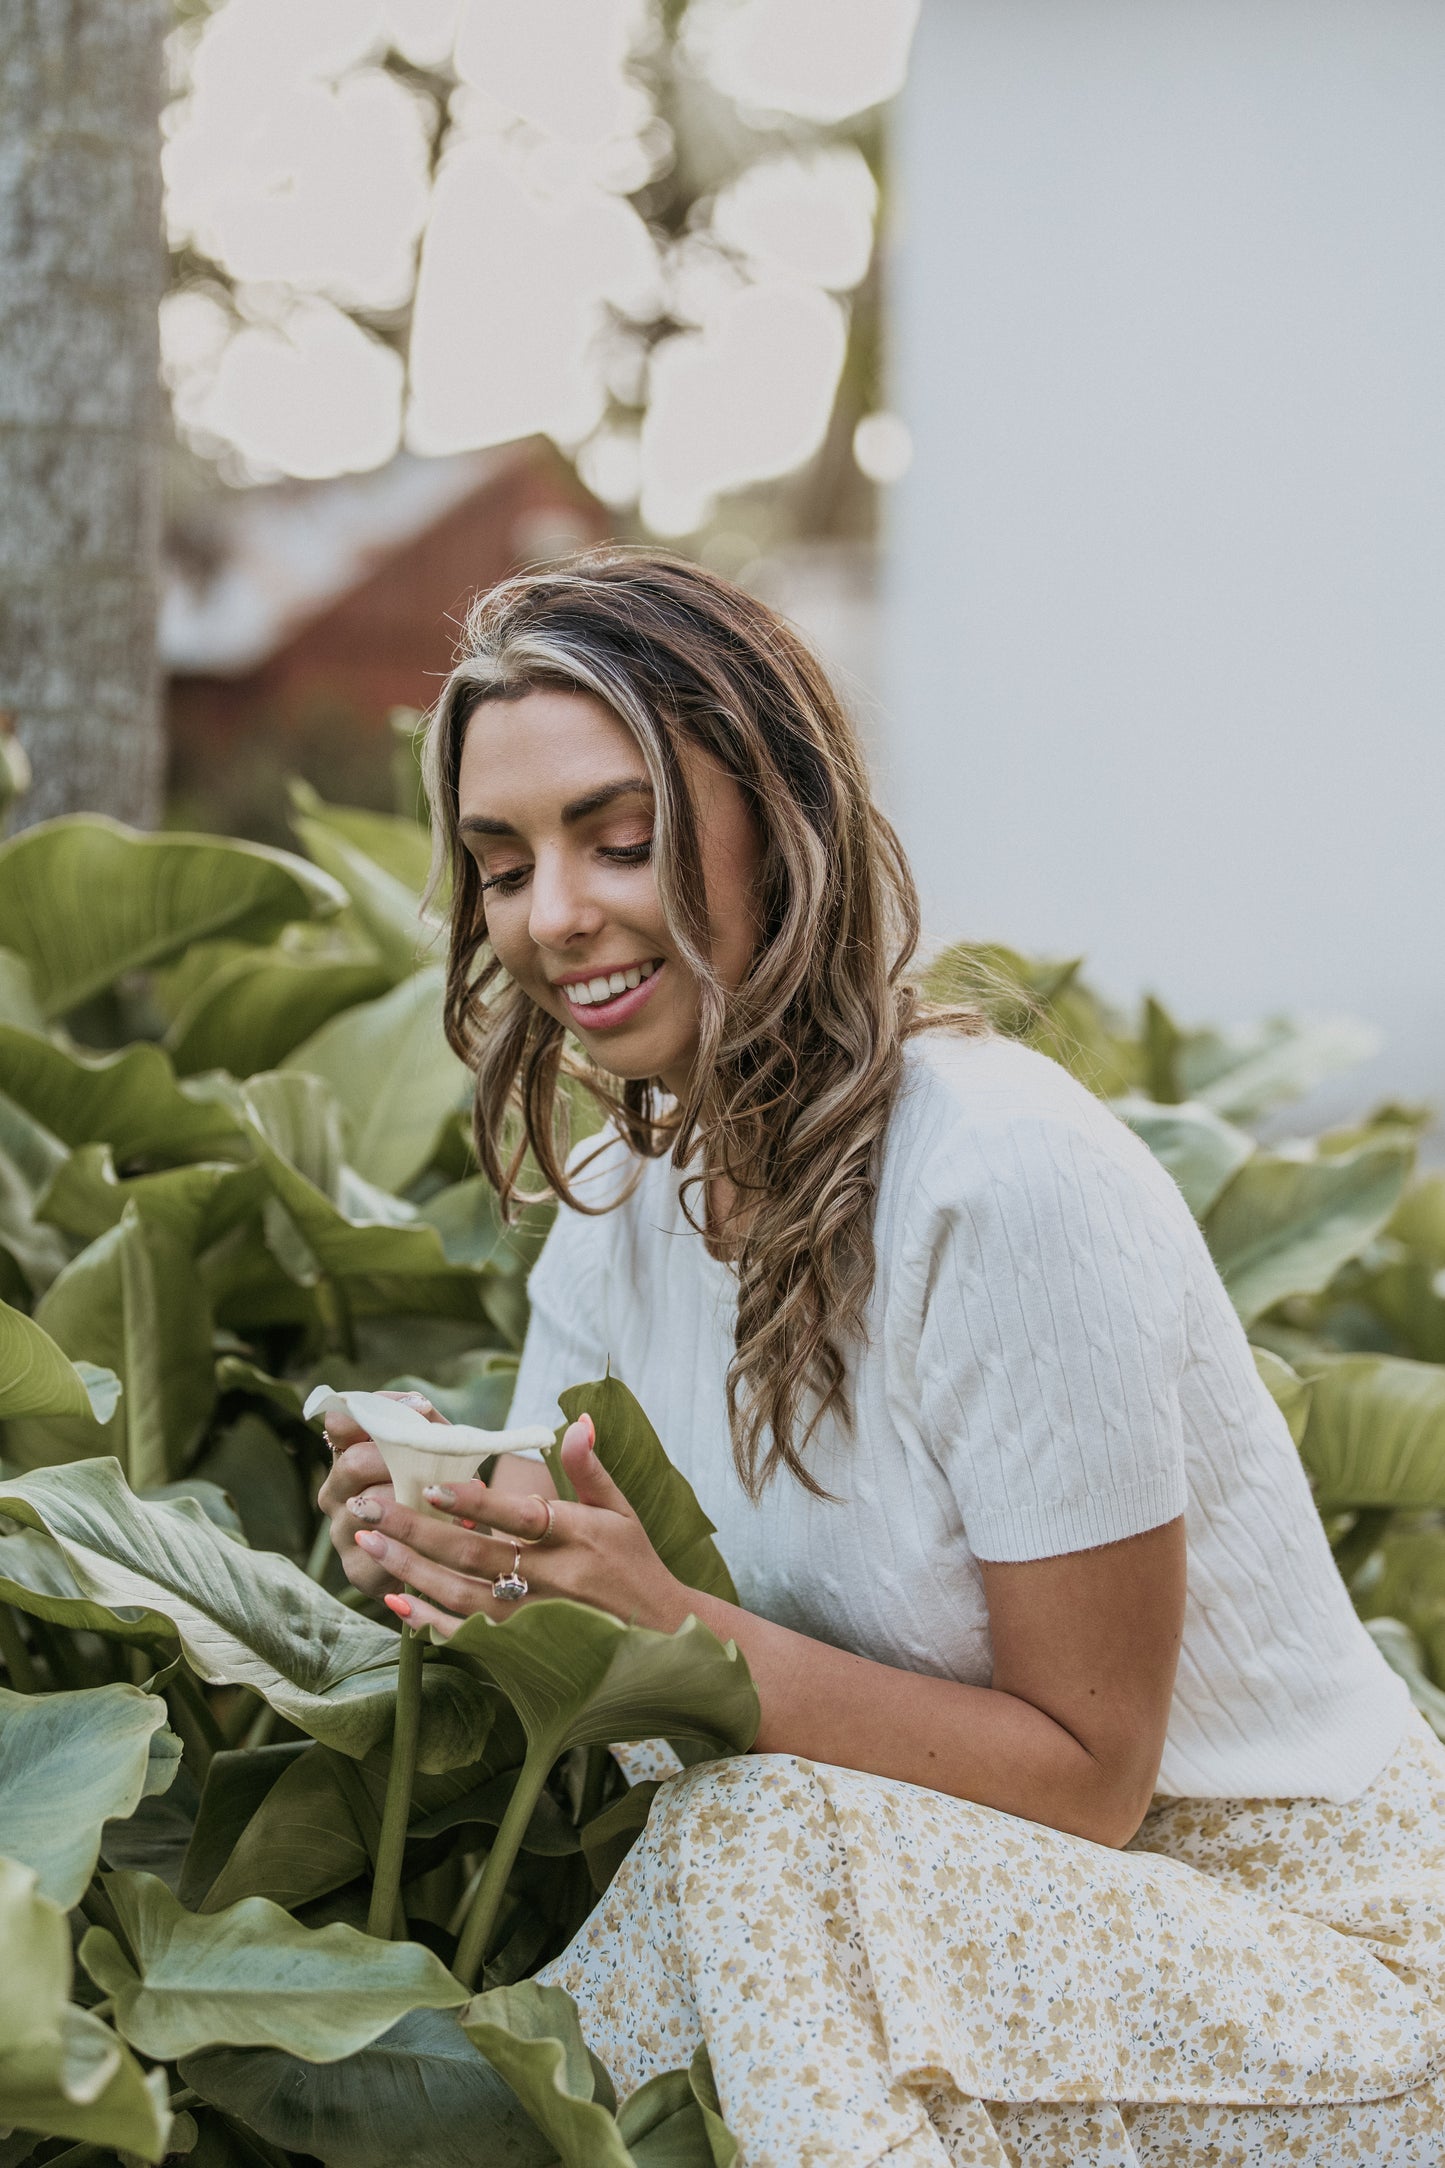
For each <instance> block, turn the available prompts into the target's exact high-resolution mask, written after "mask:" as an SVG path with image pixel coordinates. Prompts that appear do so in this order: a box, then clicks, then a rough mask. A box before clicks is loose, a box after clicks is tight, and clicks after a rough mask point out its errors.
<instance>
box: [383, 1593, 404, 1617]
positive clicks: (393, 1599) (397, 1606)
mask: <svg viewBox="0 0 1445 2168" xmlns="http://www.w3.org/2000/svg"><path fill="white" fill-rule="evenodd" d="M381 1600H382V1602H383V1603H384V1604H385V1605H386V1608H387V1610H388V1611H395V1613H396V1615H397V1617H398V1618H410V1617H411V1599H410V1597H408V1596H383V1597H382V1599H381Z"/></svg>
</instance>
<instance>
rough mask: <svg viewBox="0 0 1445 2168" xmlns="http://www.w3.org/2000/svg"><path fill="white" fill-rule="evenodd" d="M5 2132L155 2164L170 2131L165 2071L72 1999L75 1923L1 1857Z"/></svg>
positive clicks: (0, 2118)
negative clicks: (148, 2069)
mask: <svg viewBox="0 0 1445 2168" xmlns="http://www.w3.org/2000/svg"><path fill="white" fill-rule="evenodd" d="M0 1950H3V1951H4V1953H5V1962H4V1964H3V1965H0V2130H5V2129H8V2128H9V2127H11V2126H18V2127H19V2128H20V2129H21V2130H26V2131H35V2132H37V2133H38V2134H40V2135H42V2136H44V2137H48V2138H70V2139H73V2140H75V2141H77V2142H81V2143H91V2144H95V2145H100V2146H108V2147H111V2148H121V2149H123V2150H124V2151H126V2152H128V2153H138V2154H140V2156H141V2157H142V2158H143V2159H145V2160H148V2161H159V2160H160V2159H161V2157H162V2155H163V2154H164V2152H165V2150H166V2140H167V2135H168V2132H169V2129H170V2122H171V2118H170V2111H169V2107H168V2104H167V2102H168V2090H169V2089H168V2087H167V2085H166V2081H165V2072H164V2071H154V2072H152V2073H151V2075H150V2076H149V2077H146V2076H145V2074H144V2073H143V2072H142V2070H141V2068H140V2065H139V2064H138V2063H137V2062H136V2060H135V2058H134V2057H133V2056H132V2055H131V2053H130V2051H129V2049H128V2048H127V2047H126V2046H125V2044H124V2043H123V2042H122V2041H120V2040H118V2039H117V2038H116V2036H115V2034H114V2033H113V2032H111V2031H110V2030H109V2028H108V2027H107V2026H105V2025H103V2024H102V2023H101V2022H100V2020H99V2019H98V2018H96V2017H93V2016H92V2015H91V2014H90V2012H89V2011H88V2010H81V2009H78V2008H77V2007H76V2006H75V2004H73V2003H72V2002H71V2001H70V2000H69V1995H70V1978H71V1958H70V1928H69V1925H68V1924H67V1921H66V1917H65V1914H64V1912H63V1911H62V1910H61V1909H60V1907H59V1905H56V1904H53V1903H52V1902H51V1900H50V1899H49V1898H48V1897H46V1896H45V1895H44V1894H43V1893H42V1892H41V1890H40V1889H39V1887H38V1886H37V1881H36V1876H35V1871H34V1869H33V1868H31V1867H27V1866H23V1865H22V1864H21V1863H20V1862H19V1861H17V1860H12V1859H5V1858H0Z"/></svg>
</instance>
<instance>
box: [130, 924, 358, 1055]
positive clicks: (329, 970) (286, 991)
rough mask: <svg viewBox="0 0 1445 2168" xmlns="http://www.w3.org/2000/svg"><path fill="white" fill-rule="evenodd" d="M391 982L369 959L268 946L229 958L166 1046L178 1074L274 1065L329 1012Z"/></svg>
mask: <svg viewBox="0 0 1445 2168" xmlns="http://www.w3.org/2000/svg"><path fill="white" fill-rule="evenodd" d="M390 984H391V975H390V973H389V972H388V971H387V970H386V969H385V968H384V967H383V966H382V965H381V964H378V963H376V962H375V961H373V960H371V959H370V958H366V957H361V958H356V959H352V960H349V961H348V960H343V959H337V958H334V957H329V956H307V955H297V954H294V953H292V952H290V951H289V950H286V949H280V948H272V949H263V950H260V951H253V952H251V953H249V954H246V955H241V956H235V957H232V958H231V960H230V961H229V962H228V963H226V964H223V965H222V966H221V968H220V970H218V971H217V972H215V973H214V974H213V975H212V976H211V977H210V978H208V979H207V980H206V981H205V983H204V984H203V985H201V986H200V987H198V988H197V990H196V992H195V993H194V994H193V995H192V996H191V999H190V1000H189V1001H188V1002H187V1003H186V1004H185V1006H184V1007H183V1008H182V1009H181V1011H180V1013H179V1014H178V1015H177V1017H176V1019H175V1021H174V1022H173V1024H172V1025H171V1028H170V1030H169V1031H168V1032H167V1033H166V1045H167V1047H168V1048H169V1049H170V1054H171V1059H172V1060H173V1061H174V1063H175V1065H176V1069H177V1071H178V1072H179V1074H180V1075H181V1076H194V1075H195V1074H196V1072H197V1071H198V1070H201V1069H226V1070H229V1072H230V1074H231V1075H232V1076H238V1077H247V1076H254V1075H255V1074H256V1072H257V1071H258V1070H261V1069H276V1068H279V1067H280V1065H281V1063H282V1062H283V1061H284V1060H285V1058H286V1056H287V1055H288V1054H289V1053H290V1052H291V1050H292V1048H293V1047H297V1046H299V1045H300V1044H301V1042H302V1040H303V1039H308V1038H309V1037H310V1036H311V1034H312V1033H313V1032H314V1031H317V1030H319V1029H320V1027H321V1026H322V1025H323V1024H325V1023H326V1022H327V1020H328V1018H330V1017H333V1016H335V1015H336V1014H337V1013H338V1011H340V1010H343V1009H349V1008H350V1007H351V1006H352V1005H353V1003H355V1002H358V1001H371V1000H374V999H375V997H376V996H377V995H378V994H380V993H383V992H385V990H386V988H387V987H388V986H389V985H390Z"/></svg>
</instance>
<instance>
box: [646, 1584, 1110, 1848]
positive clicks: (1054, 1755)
mask: <svg viewBox="0 0 1445 2168" xmlns="http://www.w3.org/2000/svg"><path fill="white" fill-rule="evenodd" d="M684 1597H685V1604H684V1605H683V1607H682V1608H680V1609H679V1612H678V1616H677V1618H676V1619H675V1620H672V1621H670V1622H669V1623H670V1624H671V1625H673V1626H677V1625H681V1623H682V1619H683V1617H684V1616H686V1613H687V1612H688V1611H692V1612H693V1613H695V1615H696V1616H697V1617H698V1618H699V1619H700V1620H701V1621H702V1623H703V1624H704V1625H705V1626H707V1627H708V1628H710V1630H711V1631H712V1632H713V1633H715V1634H716V1635H717V1636H718V1638H719V1639H720V1640H724V1641H728V1640H730V1641H735V1642H736V1643H737V1646H738V1648H739V1649H740V1650H741V1651H742V1654H743V1656H744V1658H745V1659H746V1661H747V1665H748V1668H749V1670H750V1671H751V1673H752V1676H753V1682H754V1684H755V1685H756V1687H757V1690H758V1699H759V1701H760V1703H761V1705H762V1723H761V1725H760V1726H759V1729H758V1735H757V1739H756V1741H755V1746H754V1751H755V1752H757V1753H762V1754H798V1755H801V1756H803V1757H804V1758H805V1759H807V1760H809V1761H819V1762H830V1763H834V1764H836V1765H838V1766H840V1767H842V1768H846V1769H860V1770H865V1771H867V1772H868V1773H869V1774H871V1775H874V1776H881V1777H899V1778H902V1779H903V1780H904V1781H905V1782H907V1783H910V1784H924V1785H927V1786H928V1787H929V1788H930V1789H931V1790H933V1791H939V1792H948V1793H950V1794H952V1795H953V1796H954V1797H956V1798H959V1799H972V1800H975V1801H977V1802H978V1804H979V1805H981V1806H986V1807H998V1808H1000V1809H1002V1811H1003V1812H1004V1813H1006V1814H1017V1815H1021V1816H1023V1817H1024V1818H1025V1819H1026V1820H1028V1821H1033V1822H1044V1823H1047V1824H1049V1825H1050V1826H1051V1827H1052V1828H1055V1829H1063V1830H1068V1831H1070V1832H1072V1833H1073V1834H1075V1835H1077V1836H1083V1837H1089V1838H1092V1839H1093V1840H1094V1841H1095V1842H1097V1843H1101V1844H1113V1845H1117V1844H1122V1843H1124V1842H1125V1840H1126V1839H1127V1838H1129V1837H1130V1836H1132V1835H1133V1833H1134V1830H1135V1829H1136V1828H1137V1827H1138V1824H1139V1821H1140V1819H1141V1817H1142V1814H1143V1810H1144V1807H1145V1806H1146V1805H1147V1803H1148V1801H1147V1796H1146V1797H1144V1798H1143V1799H1142V1800H1141V1799H1140V1797H1139V1794H1138V1787H1137V1785H1136V1784H1134V1783H1124V1782H1121V1780H1120V1777H1119V1775H1118V1774H1117V1773H1116V1772H1112V1771H1111V1770H1109V1769H1108V1768H1106V1767H1105V1766H1104V1765H1103V1764H1102V1763H1101V1762H1100V1761H1099V1760H1097V1759H1096V1758H1095V1757H1094V1756H1093V1755H1092V1754H1091V1753H1090V1752H1089V1750H1088V1749H1087V1748H1086V1747H1085V1746H1084V1745H1083V1744H1082V1743H1081V1742H1080V1741H1079V1740H1078V1739H1076V1738H1075V1737H1074V1735H1073V1734H1072V1733H1071V1732H1069V1731H1068V1730H1066V1729H1065V1728H1064V1726H1063V1725H1061V1724H1059V1723H1056V1722H1055V1721H1054V1719H1053V1718H1052V1717H1050V1716H1048V1715H1046V1714H1045V1713H1044V1711H1043V1710H1042V1709H1038V1708H1035V1707H1034V1706H1033V1704H1032V1703H1030V1702H1027V1701H1024V1700H1022V1699H1020V1698H1019V1697H1018V1696H1017V1695H1015V1694H1008V1693H1001V1692H998V1691H996V1690H995V1689H994V1688H993V1687H986V1686H963V1685H960V1684H959V1683H958V1682H957V1681H956V1680H952V1679H937V1678H928V1677H925V1676H923V1675H921V1674H919V1673H917V1672H911V1671H897V1670H894V1669H893V1668H892V1666H890V1665H888V1664H878V1663H873V1662H871V1661H870V1660H869V1659H868V1658H866V1657H862V1656H854V1655H851V1654H850V1653H849V1652H848V1651H847V1650H844V1649H836V1648H832V1647H830V1646H829V1645H828V1644H827V1643H826V1642H822V1641H813V1640H810V1639H809V1638H808V1636H807V1635H805V1634H799V1633H794V1632H792V1631H791V1630H790V1629H789V1628H788V1627H786V1626H775V1625H774V1624H773V1623H772V1621H771V1620H769V1619H763V1618H759V1617H757V1616H756V1614H755V1613H753V1612H751V1611H744V1610H742V1609H741V1608H740V1607H739V1606H738V1605H736V1604H730V1603H724V1602H722V1601H720V1600H719V1599H718V1598H716V1597H713V1596H704V1595H701V1594H699V1593H698V1592H697V1591H695V1590H686V1591H684Z"/></svg>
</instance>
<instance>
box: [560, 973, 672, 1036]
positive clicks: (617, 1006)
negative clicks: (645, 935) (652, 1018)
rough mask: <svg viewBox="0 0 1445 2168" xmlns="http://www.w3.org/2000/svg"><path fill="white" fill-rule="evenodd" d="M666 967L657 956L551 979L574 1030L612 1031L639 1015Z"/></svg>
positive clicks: (655, 988) (655, 989)
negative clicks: (577, 974)
mask: <svg viewBox="0 0 1445 2168" xmlns="http://www.w3.org/2000/svg"><path fill="white" fill-rule="evenodd" d="M666 968H667V966H666V962H665V960H664V959H663V958H662V957H660V956H658V957H652V958H650V959H649V960H648V961H647V962H646V963H642V964H626V965H622V966H620V967H618V966H614V967H613V969H612V970H610V971H608V970H605V969H604V970H598V971H594V972H592V973H591V974H589V975H588V976H586V977H576V978H573V977H571V976H569V977H567V978H562V979H554V980H553V982H552V983H553V985H554V986H555V987H556V988H557V989H558V991H559V992H560V994H561V995H562V998H563V1000H564V1001H565V1002H566V1004H567V1006H568V1008H569V1009H570V1010H571V1011H572V1022H573V1026H574V1027H575V1029H576V1030H578V1031H583V1032H587V1031H611V1030H613V1029H614V1028H615V1027H616V1026H617V1025H618V1024H630V1023H631V1022H632V1019H633V1017H634V1016H636V1015H638V1014H639V1012H640V1011H641V1010H642V1009H643V1008H644V1007H645V1005H646V1003H647V1002H648V1000H649V999H650V998H651V996H652V995H653V994H654V993H655V992H656V991H657V981H658V978H659V976H660V975H661V973H662V972H663V971H664V970H666ZM619 980H620V981H621V983H620V984H619V983H618V982H619Z"/></svg>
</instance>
